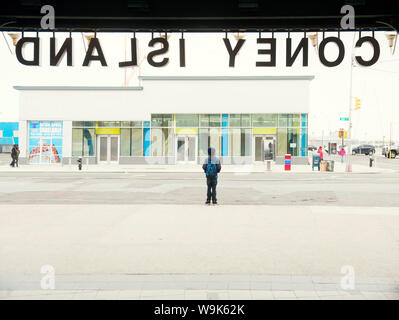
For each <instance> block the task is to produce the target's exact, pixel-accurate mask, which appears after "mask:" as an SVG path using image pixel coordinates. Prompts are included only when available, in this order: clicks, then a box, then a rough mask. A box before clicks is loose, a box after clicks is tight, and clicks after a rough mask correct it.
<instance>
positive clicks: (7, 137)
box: [0, 122, 19, 145]
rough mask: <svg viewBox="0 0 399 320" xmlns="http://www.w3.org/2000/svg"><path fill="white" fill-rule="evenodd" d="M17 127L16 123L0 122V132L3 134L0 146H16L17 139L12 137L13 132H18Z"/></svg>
mask: <svg viewBox="0 0 399 320" xmlns="http://www.w3.org/2000/svg"><path fill="white" fill-rule="evenodd" d="M18 127H19V123H18V122H0V130H1V131H2V133H3V138H0V144H2V145H13V144H18V138H16V137H14V131H18Z"/></svg>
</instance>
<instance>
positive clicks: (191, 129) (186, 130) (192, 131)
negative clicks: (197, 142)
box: [175, 128, 198, 134]
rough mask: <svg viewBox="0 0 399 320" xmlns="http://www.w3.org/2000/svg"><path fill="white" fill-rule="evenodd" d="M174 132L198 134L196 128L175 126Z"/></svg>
mask: <svg viewBox="0 0 399 320" xmlns="http://www.w3.org/2000/svg"><path fill="white" fill-rule="evenodd" d="M175 133H176V134H198V128H175Z"/></svg>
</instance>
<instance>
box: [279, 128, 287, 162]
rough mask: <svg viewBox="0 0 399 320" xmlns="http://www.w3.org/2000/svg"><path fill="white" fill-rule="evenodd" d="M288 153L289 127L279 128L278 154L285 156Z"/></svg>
mask: <svg viewBox="0 0 399 320" xmlns="http://www.w3.org/2000/svg"><path fill="white" fill-rule="evenodd" d="M286 153H287V129H286V128H278V129H277V155H278V156H283V155H285V154H286Z"/></svg>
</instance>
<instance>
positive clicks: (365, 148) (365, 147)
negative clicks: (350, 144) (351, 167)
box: [352, 144, 375, 156]
mask: <svg viewBox="0 0 399 320" xmlns="http://www.w3.org/2000/svg"><path fill="white" fill-rule="evenodd" d="M370 152H373V153H375V148H374V146H372V145H369V144H362V145H360V146H358V147H356V148H353V149H352V154H353V155H355V154H365V155H366V156H368V155H369V154H370Z"/></svg>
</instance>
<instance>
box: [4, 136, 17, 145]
mask: <svg viewBox="0 0 399 320" xmlns="http://www.w3.org/2000/svg"><path fill="white" fill-rule="evenodd" d="M14 141H15V142H14ZM17 143H18V141H16V140H15V138H14V140H13V139H12V138H10V137H6V138H0V144H3V145H12V144H17Z"/></svg>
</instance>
